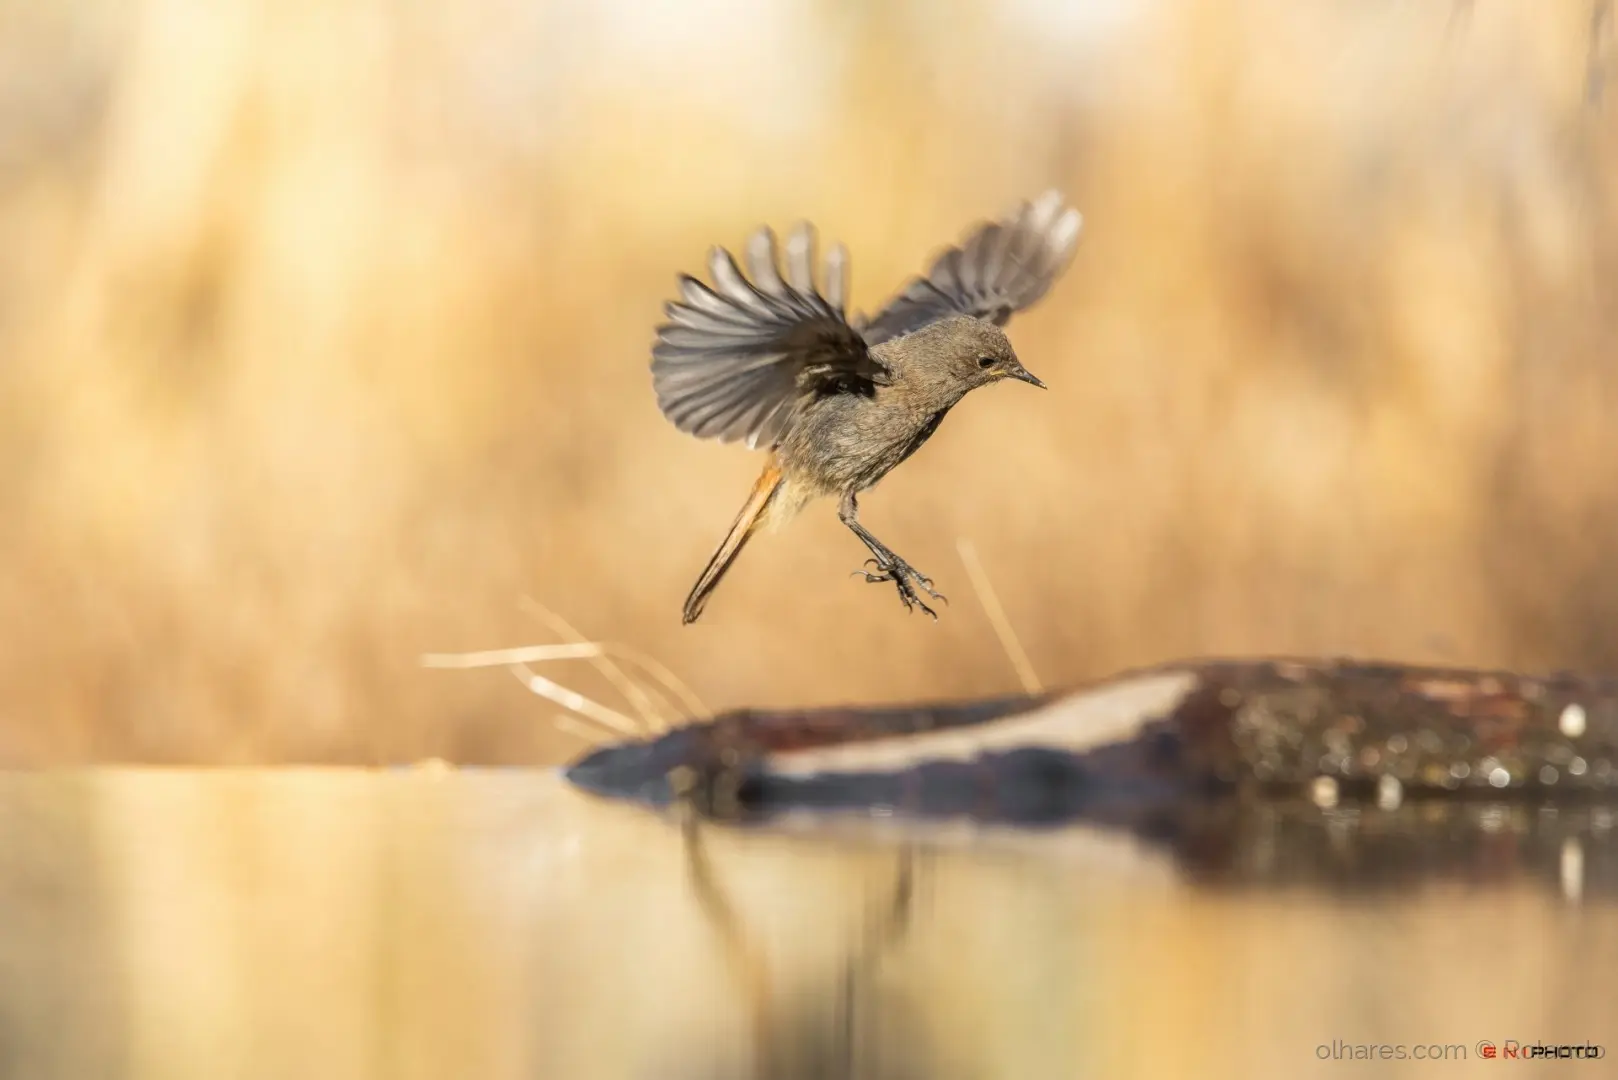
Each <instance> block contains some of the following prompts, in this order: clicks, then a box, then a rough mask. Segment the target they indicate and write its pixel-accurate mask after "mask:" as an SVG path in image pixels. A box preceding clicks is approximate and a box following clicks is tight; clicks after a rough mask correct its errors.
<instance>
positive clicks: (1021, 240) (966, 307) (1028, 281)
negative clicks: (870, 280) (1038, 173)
mask: <svg viewBox="0 0 1618 1080" xmlns="http://www.w3.org/2000/svg"><path fill="white" fill-rule="evenodd" d="M1082 225H1083V218H1081V217H1080V216H1079V212H1078V211H1077V210H1074V209H1072V208H1071V207H1068V208H1064V206H1063V200H1062V196H1061V193H1060V192H1056V191H1047V192H1046V193H1045V194H1043V195H1041V196H1040V197H1039V198H1038V199H1035V200H1034V201H1033V202H1032V203H1026V202H1025V203H1023V204H1022V205H1020V206H1019V207H1018V208H1017V209H1016V210H1015V211H1013V212H1012V213H1011V214H1008V215H1007V216H1006V217H1004V218H1002V219H1001V220H999V221H992V222H986V223H984V224H982V225H979V226H978V227H977V228H976V229H974V230H973V231H972V234H971V235H970V236H968V237H967V238H966V239H965V240H963V241H962V242H961V244H960V246H958V247H952V248H950V249H949V250H948V251H945V252H943V253H942V254H940V255H939V256H938V257H937V258H936V259H935V260H934V261H933V266H932V269H931V270H929V271H927V275H926V276H925V277H917V278H912V279H911V280H910V281H909V282H908V283H907V284H906V285H905V287H904V289H903V290H902V291H901V292H900V293H899V295H898V296H896V297H894V298H893V300H891V301H890V302H889V303H888V306H887V307H885V308H883V309H882V310H881V311H879V312H877V314H876V315H875V316H874V317H872V318H871V320H870V321H869V322H867V323H866V324H865V325H864V326H862V327H861V328H860V332H861V334H862V336H864V338H865V340H866V342H867V344H870V345H876V344H879V343H881V342H883V341H887V340H888V339H890V338H896V337H899V336H901V335H904V334H908V333H910V332H911V331H912V330H919V329H921V328H922V327H923V326H926V325H927V324H928V323H930V322H934V321H935V320H937V319H941V318H943V317H944V316H946V315H971V316H974V317H976V318H979V319H987V320H989V321H990V322H992V323H994V324H995V325H996V326H1004V325H1005V324H1006V322H1007V320H1009V319H1010V318H1011V316H1012V313H1013V312H1017V311H1021V310H1023V309H1024V308H1026V307H1028V306H1030V305H1031V304H1033V303H1034V301H1036V300H1038V299H1039V298H1040V297H1041V296H1044V295H1045V291H1046V290H1047V289H1049V288H1050V287H1051V283H1052V282H1054V281H1055V280H1056V279H1057V278H1058V277H1060V276H1061V274H1062V271H1064V270H1066V269H1067V266H1068V263H1070V262H1071V261H1072V260H1073V251H1074V249H1075V248H1076V247H1077V246H1078V241H1079V229H1080V227H1081V226H1082Z"/></svg>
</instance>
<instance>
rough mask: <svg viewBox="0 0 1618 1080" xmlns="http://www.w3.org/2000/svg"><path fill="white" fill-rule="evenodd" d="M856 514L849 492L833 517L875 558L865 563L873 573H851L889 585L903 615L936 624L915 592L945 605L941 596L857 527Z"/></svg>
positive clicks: (930, 583) (923, 577)
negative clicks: (923, 616) (920, 614)
mask: <svg viewBox="0 0 1618 1080" xmlns="http://www.w3.org/2000/svg"><path fill="white" fill-rule="evenodd" d="M859 511H860V508H859V503H857V502H856V501H855V499H854V493H853V492H852V491H850V492H847V493H846V494H844V495H843V501H842V502H841V503H840V504H839V505H838V507H837V517H838V519H839V520H840V521H842V523H843V524H844V525H847V526H848V527H849V529H850V531H852V532H853V533H854V535H855V536H857V537H859V538H860V543H862V544H864V545H865V546H866V547H868V548H870V549H871V554H872V555H873V556H875V557H874V558H871V559H868V560H866V561H867V562H868V563H869V564H871V565H874V566H875V567H876V569H875V570H874V571H872V570H856V571H854V572H855V573H856V574H864V575H865V580H866V581H891V582H893V584H894V587H895V588H897V589H898V590H899V600H900V601H901V602H902V603H903V604H904V606H905V610H906V611H911V610H914V609H915V608H920V609H921V610H923V611H925V612H926V613H927V614H929V615H931V616H932V617H933V619H934V621H937V619H938V613H937V612H935V611H933V609H932V608H930V607H928V606H927V605H926V604H925V603H923V602H922V599H921V597H920V595H918V594H917V592H916V590H917V589H918V588H919V589H920V590H921V591H922V592H924V593H926V594H927V595H928V596H930V597H932V598H933V599H934V600H943V601H944V602H945V603H946V604H947V603H949V601H948V600H947V599H945V597H944V594H943V593H940V592H936V591H934V589H933V579H932V578H930V577H928V576H927V575H925V574H923V573H921V571H919V570H917V569H916V568H915V567H914V566H911V565H910V564H909V563H907V562H905V561H904V560H903V559H901V558H899V556H897V555H895V554H894V553H893V549H892V548H890V547H888V546H887V545H886V544H884V543H883V542H882V541H880V540H878V539H877V538H876V537H874V536H872V535H871V532H870V530H869V529H867V528H866V527H865V526H863V525H861V524H860V519H859Z"/></svg>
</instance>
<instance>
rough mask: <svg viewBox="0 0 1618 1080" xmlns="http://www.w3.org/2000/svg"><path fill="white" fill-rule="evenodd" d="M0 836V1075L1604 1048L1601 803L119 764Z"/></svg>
mask: <svg viewBox="0 0 1618 1080" xmlns="http://www.w3.org/2000/svg"><path fill="white" fill-rule="evenodd" d="M0 837H3V840H0V1075H3V1076H5V1077H30V1078H32V1077H40V1078H49V1077H109V1076H116V1077H122V1076H150V1077H163V1078H188V1077H197V1078H203V1077H206V1078H209V1080H215V1078H219V1077H327V1076H329V1077H345V1078H364V1077H390V1078H391V1077H441V1076H442V1077H489V1078H506V1077H511V1078H516V1077H523V1078H535V1077H568V1078H575V1077H576V1078H591V1077H604V1078H605V1077H636V1078H643V1077H670V1078H674V1077H679V1078H697V1077H703V1078H707V1077H745V1076H772V1077H789V1076H805V1077H807V1076H870V1077H916V1076H933V1077H1025V1076H1027V1077H1131V1076H1142V1077H1186V1076H1195V1077H1232V1078H1236V1077H1252V1076H1278V1077H1291V1076H1337V1075H1392V1076H1418V1075H1419V1076H1429V1075H1443V1076H1456V1077H1460V1076H1468V1075H1474V1074H1475V1075H1480V1076H1493V1075H1499V1073H1500V1062H1498V1061H1484V1060H1481V1059H1480V1058H1479V1056H1478V1055H1479V1045H1478V1044H1479V1043H1480V1042H1483V1041H1492V1042H1494V1043H1495V1044H1497V1046H1499V1047H1501V1048H1503V1047H1504V1046H1505V1044H1506V1041H1507V1040H1517V1041H1518V1042H1522V1043H1531V1042H1535V1041H1543V1042H1547V1043H1550V1042H1557V1043H1575V1042H1577V1043H1586V1042H1592V1043H1598V1044H1605V1045H1606V1047H1607V1048H1608V1050H1609V1057H1608V1058H1607V1059H1605V1060H1603V1061H1599V1062H1570V1061H1562V1062H1530V1063H1527V1064H1526V1065H1525V1064H1524V1063H1522V1062H1517V1063H1516V1064H1515V1067H1514V1068H1513V1069H1512V1070H1511V1074H1512V1075H1514V1076H1517V1075H1546V1076H1549V1075H1552V1074H1554V1075H1557V1076H1564V1075H1567V1076H1611V1075H1618V1059H1615V1058H1614V1057H1613V1056H1610V1055H1612V1054H1618V1004H1615V1003H1618V904H1615V903H1614V898H1615V894H1618V858H1615V856H1614V850H1615V847H1618V814H1614V813H1613V812H1612V811H1610V810H1607V809H1603V808H1601V807H1588V806H1586V807H1579V806H1564V807H1509V806H1503V805H1488V804H1482V803H1474V804H1467V805H1457V806H1446V805H1439V804H1428V805H1407V806H1404V807H1400V808H1398V809H1397V810H1387V809H1381V810H1379V809H1378V808H1377V807H1375V806H1374V805H1371V806H1363V807H1353V806H1341V805H1339V806H1336V807H1330V808H1321V807H1316V806H1313V805H1309V804H1305V805H1295V806H1278V807H1277V806H1261V807H1252V806H1248V807H1241V806H1237V807H1223V808H1209V809H1208V810H1207V812H1206V814H1205V815H1204V816H1203V819H1202V821H1201V823H1200V825H1199V827H1198V828H1196V829H1192V830H1186V829H1181V830H1179V831H1178V832H1176V833H1175V838H1174V839H1173V840H1142V839H1138V838H1136V837H1134V836H1131V835H1128V834H1123V833H1114V832H1107V831H1097V830H1092V829H1085V828H1071V829H1064V830H1061V831H1057V832H1048V833H1041V834H1014V833H1000V834H984V833H976V832H973V831H971V830H969V829H964V828H961V827H954V828H946V829H933V830H930V831H928V832H926V833H924V834H922V833H916V832H912V831H908V830H906V829H904V828H902V827H900V826H899V825H897V824H896V823H894V822H891V821H889V822H878V823H876V827H874V828H873V827H865V826H859V827H856V826H852V825H849V826H840V827H837V828H832V829H827V828H824V827H822V826H821V824H820V823H813V827H810V828H800V829H798V830H797V831H776V832H770V833H763V832H739V831H735V830H723V829H717V828H713V827H705V828H703V829H701V830H698V831H696V832H695V833H691V832H689V831H687V830H685V829H683V828H682V826H681V825H680V824H679V823H678V822H675V821H672V820H666V819H663V818H659V817H657V816H654V815H652V814H650V813H647V812H644V811H641V810H638V809H636V808H633V807H623V806H616V805H611V804H606V803H602V802H599V801H596V800H594V799H591V798H589V797H587V796H584V795H581V794H578V793H576V792H575V791H573V790H572V789H570V788H568V787H567V786H566V785H565V784H564V783H563V782H562V781H561V780H560V779H559V777H558V776H557V775H556V774H554V773H551V772H538V771H536V772H489V771H467V772H455V771H437V772H435V771H427V770H415V771H398V772H361V771H338V770H331V771H284V770H283V771H261V772H260V771H241V772H191V771H124V770H113V771H101V772H85V773H57V774H48V775H11V776H6V777H0ZM693 837H694V840H693ZM1344 1043H1346V1044H1365V1043H1375V1044H1405V1045H1404V1050H1403V1052H1405V1053H1409V1054H1413V1053H1416V1052H1417V1051H1416V1050H1415V1047H1416V1046H1417V1044H1422V1045H1423V1046H1425V1045H1428V1044H1441V1046H1442V1045H1454V1046H1457V1047H1459V1048H1460V1050H1461V1051H1462V1052H1464V1054H1465V1056H1466V1059H1467V1060H1464V1061H1453V1062H1448V1063H1442V1064H1434V1063H1430V1062H1427V1061H1413V1060H1406V1061H1400V1060H1397V1059H1394V1060H1383V1061H1378V1062H1375V1063H1366V1062H1360V1063H1355V1062H1352V1061H1344V1060H1336V1059H1332V1058H1330V1057H1328V1059H1327V1060H1321V1058H1320V1055H1321V1054H1322V1053H1323V1052H1324V1053H1326V1054H1328V1055H1330V1054H1333V1053H1339V1054H1341V1053H1353V1052H1354V1051H1353V1049H1352V1047H1350V1049H1348V1050H1346V1051H1345V1050H1343V1049H1342V1048H1341V1045H1342V1044H1344ZM1399 1052H1400V1049H1399V1048H1398V1047H1397V1046H1395V1047H1394V1048H1392V1049H1390V1050H1389V1053H1392V1054H1398V1053H1399ZM1440 1052H1444V1051H1442V1050H1441V1051H1440ZM1448 1052H1449V1053H1451V1054H1453V1053H1455V1051H1454V1050H1451V1051H1448Z"/></svg>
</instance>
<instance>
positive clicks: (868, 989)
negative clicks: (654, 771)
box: [678, 808, 936, 1080]
mask: <svg viewBox="0 0 1618 1080" xmlns="http://www.w3.org/2000/svg"><path fill="white" fill-rule="evenodd" d="M680 816H681V831H682V837H683V842H684V845H685V854H686V867H687V875H688V879H689V882H690V885H691V889H692V892H693V893H694V895H695V897H696V900H697V904H698V906H699V908H700V909H701V911H702V913H703V916H704V918H705V919H706V920H707V921H708V923H709V924H710V925H711V926H712V927H713V929H714V932H715V933H716V934H717V935H718V937H719V942H720V947H721V949H722V950H723V952H724V955H725V958H726V961H727V965H728V967H729V968H730V971H731V976H732V979H733V981H734V983H735V986H736V992H737V994H738V996H739V998H740V1000H741V1004H742V1007H743V1008H744V1009H745V1011H746V1014H747V1018H748V1021H749V1023H748V1028H749V1037H750V1040H751V1047H750V1048H749V1051H748V1053H747V1054H746V1055H744V1057H743V1058H742V1061H741V1062H736V1061H734V1059H731V1058H730V1055H726V1054H723V1053H711V1054H707V1055H699V1057H702V1058H706V1060H699V1061H698V1062H696V1063H691V1062H688V1063H686V1065H685V1067H684V1068H683V1069H682V1070H681V1071H680V1072H679V1073H678V1075H679V1076H680V1077H682V1080H684V1078H690V1080H696V1078H699V1077H700V1078H702V1080H710V1078H712V1080H718V1078H720V1077H724V1078H726V1080H729V1078H732V1077H735V1078H738V1080H739V1078H742V1077H746V1078H747V1080H822V1078H832V1077H836V1078H839V1080H842V1078H861V1080H911V1078H919V1077H921V1076H923V1075H928V1076H931V1075H936V1073H935V1072H933V1071H932V1070H930V1069H926V1068H924V1059H925V1058H926V1052H925V1040H924V1039H923V1038H922V1037H921V1033H920V1031H919V1025H917V1024H916V1023H914V1017H913V1016H912V1015H911V1014H910V1012H909V1010H908V1008H907V1002H906V1001H905V999H904V996H903V995H902V994H901V993H898V992H896V991H895V990H894V989H893V988H892V987H890V986H886V985H883V982H882V980H881V978H880V975H881V969H882V965H883V962H884V960H885V959H886V958H887V957H889V956H890V955H891V954H892V953H894V952H895V951H896V950H898V949H899V948H900V947H901V946H902V945H903V944H904V941H905V938H906V935H907V933H908V931H909V929H910V925H911V920H912V916H913V914H914V908H915V896H916V853H915V848H914V846H912V845H908V844H903V845H901V846H900V847H899V850H898V852H897V854H896V856H895V860H894V861H895V870H894V875H893V879H892V884H891V886H889V887H888V888H887V889H886V890H885V892H884V894H883V895H882V896H880V897H878V898H874V899H872V900H870V901H868V902H867V903H866V904H865V905H864V915H863V918H862V922H861V925H860V929H859V933H858V935H857V937H856V938H855V939H854V941H853V942H852V943H851V944H850V945H849V946H848V947H847V948H845V949H843V950H842V951H841V953H840V955H839V956H838V957H837V961H836V963H835V964H834V965H833V973H832V974H831V975H829V976H827V977H823V978H820V979H817V980H815V981H813V982H811V983H810V984H808V985H804V984H802V983H796V984H790V985H789V984H787V983H785V982H783V981H781V980H779V979H778V978H776V977H775V976H774V974H773V973H772V969H771V964H770V960H769V957H768V956H767V955H766V952H765V950H764V949H763V947H762V946H761V944H760V942H759V940H758V939H757V938H756V937H755V936H754V935H753V934H752V933H751V932H750V931H749V929H748V927H747V925H746V923H745V921H744V920H743V918H742V917H741V916H740V915H739V914H738V912H737V910H736V908H735V906H734V905H733V904H732V903H731V902H730V900H729V898H728V897H727V895H726V890H725V888H724V886H723V885H722V883H721V882H720V880H719V877H718V875H717V873H716V871H715V868H714V865H713V861H712V859H711V858H710V856H709V852H708V846H707V844H706V842H705V834H706V833H707V831H708V830H710V829H713V828H716V827H718V826H715V825H714V824H713V823H712V822H711V820H710V819H708V818H706V817H704V815H702V814H700V813H698V812H696V811H695V810H691V809H689V808H687V810H686V811H685V812H682V813H681V815H680ZM721 1059H729V1060H721Z"/></svg>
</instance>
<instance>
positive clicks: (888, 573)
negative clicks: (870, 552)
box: [854, 555, 949, 622]
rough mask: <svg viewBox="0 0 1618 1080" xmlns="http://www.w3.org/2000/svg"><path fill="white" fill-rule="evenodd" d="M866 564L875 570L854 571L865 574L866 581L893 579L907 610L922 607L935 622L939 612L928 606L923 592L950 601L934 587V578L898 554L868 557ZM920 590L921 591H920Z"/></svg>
mask: <svg viewBox="0 0 1618 1080" xmlns="http://www.w3.org/2000/svg"><path fill="white" fill-rule="evenodd" d="M865 565H866V566H872V567H875V569H874V570H856V571H854V573H856V574H863V575H864V576H865V580H866V581H891V582H893V585H894V588H896V589H898V590H899V601H900V602H901V603H902V604H904V606H905V610H906V611H912V612H913V611H915V610H916V609H917V608H920V609H921V610H922V611H925V612H926V613H927V614H928V615H931V616H932V618H933V621H934V622H937V621H938V613H937V612H936V611H934V610H933V609H932V608H930V607H928V606H927V604H926V602H925V601H923V600H922V598H921V593H926V594H927V595H928V596H930V597H932V598H933V599H934V600H942V601H943V602H944V603H946V604H947V603H949V598H948V597H946V596H945V595H944V594H943V593H941V592H938V591H937V590H936V589H934V588H933V579H932V578H930V577H928V576H927V575H926V574H923V573H922V572H921V571H919V570H917V569H916V568H915V567H914V566H911V565H910V564H909V563H907V562H905V561H904V560H903V559H901V558H899V557H898V556H897V555H892V556H889V557H887V558H881V557H878V558H874V559H866V560H865ZM918 590H919V591H918Z"/></svg>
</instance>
